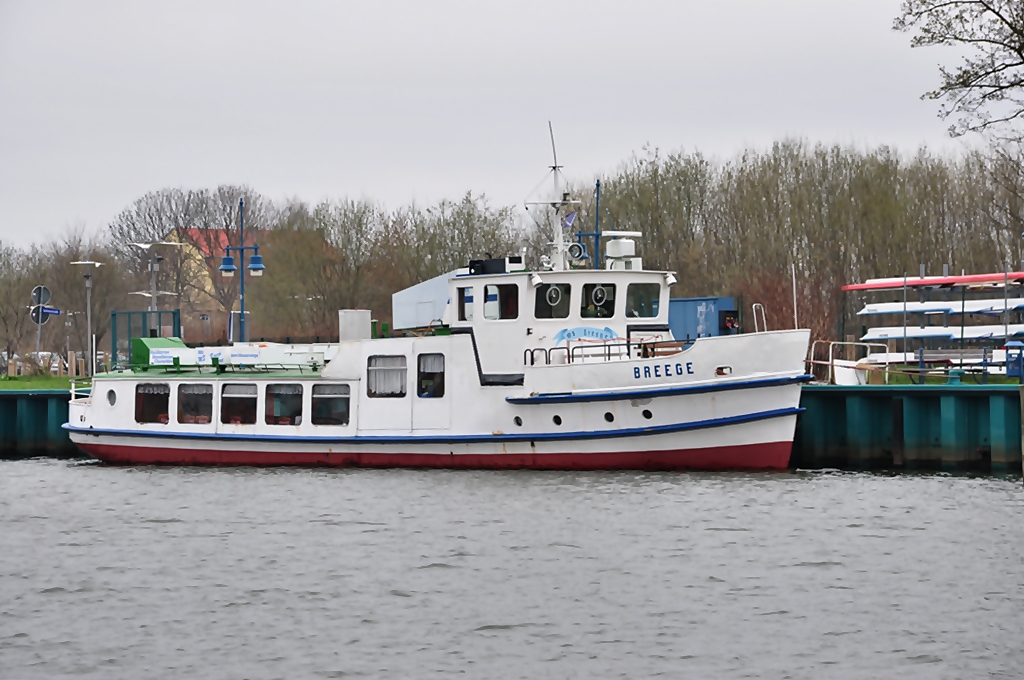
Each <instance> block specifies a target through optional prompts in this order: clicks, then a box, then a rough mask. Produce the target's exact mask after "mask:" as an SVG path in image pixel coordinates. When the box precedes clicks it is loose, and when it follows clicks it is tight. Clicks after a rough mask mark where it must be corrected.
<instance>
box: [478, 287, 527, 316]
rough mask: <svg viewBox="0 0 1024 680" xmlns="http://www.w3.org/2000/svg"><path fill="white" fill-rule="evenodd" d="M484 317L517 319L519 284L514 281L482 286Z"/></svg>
mask: <svg viewBox="0 0 1024 680" xmlns="http://www.w3.org/2000/svg"><path fill="white" fill-rule="evenodd" d="M484 318H485V319H518V318H519V286H517V285H516V284H514V283H503V284H501V285H490V286H484Z"/></svg>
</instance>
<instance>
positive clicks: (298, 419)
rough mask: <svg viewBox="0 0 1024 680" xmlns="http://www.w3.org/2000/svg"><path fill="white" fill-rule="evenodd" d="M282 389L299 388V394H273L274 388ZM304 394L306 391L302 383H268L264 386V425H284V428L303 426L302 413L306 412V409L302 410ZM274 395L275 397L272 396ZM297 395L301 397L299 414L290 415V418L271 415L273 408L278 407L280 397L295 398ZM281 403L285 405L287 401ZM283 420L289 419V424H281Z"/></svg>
mask: <svg viewBox="0 0 1024 680" xmlns="http://www.w3.org/2000/svg"><path fill="white" fill-rule="evenodd" d="M281 387H285V388H297V389H298V392H280V393H278V392H273V393H272V389H273V388H281ZM304 392H305V390H304V389H303V385H302V383H294V382H287V383H267V384H266V385H264V386H263V424H264V425H274V426H279V425H282V426H296V425H301V424H302V413H303V411H304V409H303V408H302V397H303V393H304ZM272 394H273V395H274V396H271V395H272ZM296 394H298V397H299V399H298V406H299V410H298V414H293V415H290V416H277V415H273V414H272V413H271V410H272V406H273V405H276V404H277V403H278V397H279V396H287V397H294V396H295V395H296ZM281 401H282V403H285V400H281ZM289 401H294V400H289ZM273 410H276V409H273ZM282 419H287V420H288V422H284V423H282V422H281V420H282Z"/></svg>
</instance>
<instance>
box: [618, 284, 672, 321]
mask: <svg viewBox="0 0 1024 680" xmlns="http://www.w3.org/2000/svg"><path fill="white" fill-rule="evenodd" d="M633 286H638V287H639V286H654V287H655V288H657V289H658V295H657V297H656V298H646V299H647V300H656V301H657V305H658V309H657V310H656V311H655V312H654V313H653V314H647V315H640V314H637V315H636V316H630V315H629V312H630V309H629V305H630V291H631V289H632V288H633ZM662 289H663V286H662V285H661V284H660V283H654V282H653V281H648V282H643V283H630V284H629V285H627V286H626V306H625V308H624V310H623V313H624V314H625V315H626V318H628V319H656V318H657V317H659V316H661V295H662Z"/></svg>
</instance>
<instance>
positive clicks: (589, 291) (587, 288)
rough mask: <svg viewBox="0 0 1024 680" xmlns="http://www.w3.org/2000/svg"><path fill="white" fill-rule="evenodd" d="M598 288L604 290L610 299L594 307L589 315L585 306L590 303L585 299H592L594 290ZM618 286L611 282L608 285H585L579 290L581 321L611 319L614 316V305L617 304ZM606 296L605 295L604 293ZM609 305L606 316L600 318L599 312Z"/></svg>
mask: <svg viewBox="0 0 1024 680" xmlns="http://www.w3.org/2000/svg"><path fill="white" fill-rule="evenodd" d="M598 287H601V288H604V289H605V290H606V291H608V292H610V293H611V297H610V298H605V302H604V304H602V305H600V306H598V305H594V307H595V309H594V311H593V313H590V312H589V310H588V309H587V305H588V304H590V303H591V301H590V300H588V299H587V298H589V297H592V296H593V294H594V290H596V289H597V288H598ZM618 292H619V291H618V286H617V284H615V283H613V282H608V283H585V284H583V287H582V288H581V289H580V318H581V319H611V318H613V317H614V316H615V305H616V303H617V302H618ZM606 294H607V293H606ZM609 304H610V305H611V311H610V312H609V314H608V315H607V316H601V315H600V313H599V310H601V309H604V308H605V307H606V306H607V305H609Z"/></svg>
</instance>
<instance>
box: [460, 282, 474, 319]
mask: <svg viewBox="0 0 1024 680" xmlns="http://www.w3.org/2000/svg"><path fill="white" fill-rule="evenodd" d="M458 290H459V321H472V320H473V288H472V287H468V288H459V289H458Z"/></svg>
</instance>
